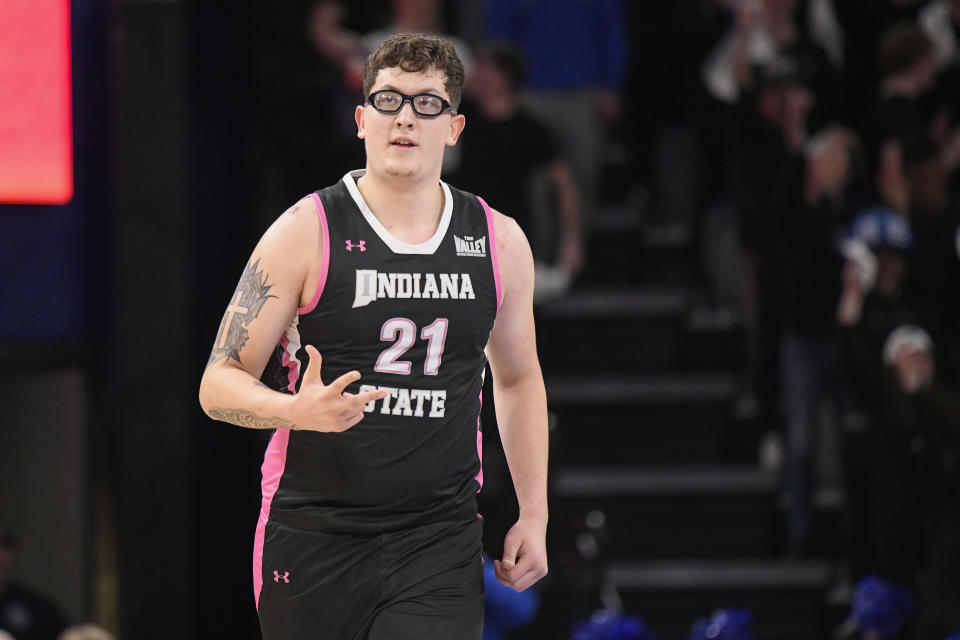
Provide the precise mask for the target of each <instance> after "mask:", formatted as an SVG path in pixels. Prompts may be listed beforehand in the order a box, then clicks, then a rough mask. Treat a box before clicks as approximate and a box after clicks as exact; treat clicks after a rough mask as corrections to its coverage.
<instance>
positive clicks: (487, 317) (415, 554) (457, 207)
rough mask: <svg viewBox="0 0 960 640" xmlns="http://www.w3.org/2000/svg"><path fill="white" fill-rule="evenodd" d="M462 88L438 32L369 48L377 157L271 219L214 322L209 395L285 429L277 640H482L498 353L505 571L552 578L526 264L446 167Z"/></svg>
mask: <svg viewBox="0 0 960 640" xmlns="http://www.w3.org/2000/svg"><path fill="white" fill-rule="evenodd" d="M462 85H463V66H462V64H461V63H460V60H459V59H458V58H457V55H456V53H455V52H454V50H453V48H452V47H451V46H450V45H449V44H448V43H447V42H446V41H444V40H441V39H438V38H435V37H429V36H412V35H396V36H392V37H390V38H388V39H387V40H385V41H384V42H383V43H382V44H381V45H380V46H379V47H378V48H377V49H376V50H375V51H373V53H371V54H370V57H369V58H368V60H367V66H366V72H365V77H364V96H365V101H364V104H363V105H362V106H358V107H357V108H356V122H357V136H358V137H359V138H361V139H362V140H363V141H364V145H365V148H366V154H367V165H366V169H365V170H361V171H353V172H350V173H348V174H347V175H345V176H344V178H343V180H342V181H340V182H339V183H337V184H335V185H333V186H331V187H327V188H326V189H322V190H320V191H318V192H317V193H314V194H311V195H310V196H308V197H305V198H304V199H302V200H301V201H300V202H298V203H297V204H295V205H294V206H293V207H292V208H290V209H289V210H288V211H286V212H285V213H284V214H283V215H282V216H280V218H278V219H277V221H276V222H275V223H274V224H273V226H271V227H270V229H268V230H267V232H266V233H265V234H264V236H263V238H262V239H261V241H260V243H259V244H258V245H257V247H256V249H255V250H254V252H253V255H252V256H251V258H250V261H249V263H248V264H247V267H246V269H245V270H244V273H243V275H242V277H241V278H240V284H239V285H238V287H237V290H236V292H235V293H234V296H233V298H232V300H231V302H230V304H229V306H228V307H227V311H226V313H225V314H224V317H223V321H222V323H221V325H220V330H219V333H218V335H217V338H216V341H215V343H214V346H213V352H212V354H211V356H210V362H209V364H208V366H207V370H206V372H205V373H204V377H203V381H202V383H201V387H200V402H201V404H202V405H203V408H204V410H205V411H206V413H207V414H208V415H209V416H210V417H212V418H215V419H218V420H223V421H226V422H230V423H233V424H236V425H239V426H243V427H250V428H257V429H273V430H275V431H274V433H273V436H272V439H271V441H270V444H269V446H268V448H267V451H266V455H265V458H264V463H263V501H262V509H261V513H260V521H259V524H258V526H257V530H256V538H255V550H254V592H255V598H256V603H257V610H258V613H259V616H260V624H261V628H262V630H263V637H264V639H265V640H299V639H307V638H309V639H311V640H314V639H320V638H324V639H327V638H329V639H332V640H341V639H342V640H348V639H367V640H386V639H397V640H405V639H409V640H414V639H416V640H424V639H450V640H464V639H476V640H479V638H480V637H481V630H482V623H483V576H482V560H481V544H480V534H481V526H482V524H481V523H482V520H480V519H479V517H478V515H477V512H476V508H477V507H476V493H477V492H478V491H479V490H480V487H481V484H482V481H483V473H482V471H481V466H480V451H481V449H480V433H479V427H480V425H479V412H480V402H481V399H480V389H481V386H482V384H483V375H484V374H483V370H484V365H485V363H486V362H487V357H489V362H490V367H491V370H492V372H493V382H494V385H493V386H494V394H495V397H496V401H497V414H498V415H497V417H498V423H499V427H500V430H501V434H502V440H503V445H504V449H505V453H506V456H507V460H508V462H509V465H510V469H511V473H512V476H513V480H514V486H515V489H516V493H517V498H518V501H519V504H520V517H519V520H518V521H517V523H516V524H515V525H514V526H513V527H512V529H511V530H510V531H509V532H508V534H507V537H506V539H505V541H504V554H503V558H502V560H496V561H495V569H496V573H497V576H498V578H499V579H500V580H501V581H502V582H503V583H505V584H507V585H509V586H511V587H513V588H514V589H516V590H518V591H522V590H523V589H526V588H527V587H529V586H530V585H532V584H534V583H535V582H536V581H537V580H539V579H540V578H541V577H543V576H544V575H545V574H546V572H547V561H546V546H545V535H546V526H547V501H546V473H547V414H546V395H545V392H544V387H543V378H542V375H541V372H540V365H539V363H538V361H537V355H536V347H535V336H534V323H533V311H532V292H533V260H532V257H531V253H530V247H529V245H528V243H527V241H526V238H525V237H524V235H523V233H522V232H521V231H520V229H519V227H518V226H517V225H516V223H515V222H514V221H513V220H512V219H511V218H508V217H506V216H504V215H502V214H500V213H498V212H496V211H493V210H491V209H490V208H489V207H488V206H487V204H486V203H485V202H484V201H483V200H481V199H480V198H478V197H476V196H473V195H470V194H468V193H465V192H462V191H459V190H458V189H455V188H453V187H451V186H449V185H447V184H445V183H443V182H441V181H440V167H441V161H442V157H443V150H444V147H445V146H453V145H454V144H456V142H457V139H458V138H459V136H460V134H461V132H462V131H463V129H464V117H463V116H462V115H458V114H457V105H458V104H459V101H460V95H461V89H462ZM317 126H323V123H317ZM496 161H497V159H496V158H490V162H496ZM321 356H322V360H321ZM271 358H274V359H275V362H274V364H275V365H277V366H275V367H272V368H273V369H278V370H279V371H280V374H281V376H280V377H281V379H280V380H277V381H273V380H268V382H273V384H270V385H264V384H262V383H261V382H260V380H259V378H260V376H261V375H262V372H263V371H264V369H265V367H266V365H267V364H268V361H269V360H270V359H271ZM321 367H322V368H321Z"/></svg>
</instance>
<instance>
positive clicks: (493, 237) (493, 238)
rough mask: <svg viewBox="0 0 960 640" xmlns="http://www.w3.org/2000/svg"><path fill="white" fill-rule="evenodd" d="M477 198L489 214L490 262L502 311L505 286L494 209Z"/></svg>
mask: <svg viewBox="0 0 960 640" xmlns="http://www.w3.org/2000/svg"><path fill="white" fill-rule="evenodd" d="M477 200H479V201H480V204H482V205H483V212H484V213H485V214H486V215H487V232H488V233H489V234H490V262H491V263H493V281H494V282H495V283H496V285H497V311H500V305H501V304H502V303H503V287H502V286H501V285H500V260H498V259H497V233H496V230H495V229H494V227H493V211H491V210H490V205H488V204H487V203H486V201H485V200H484V199H483V198H481V197H480V196H477Z"/></svg>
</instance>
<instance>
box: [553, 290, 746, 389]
mask: <svg viewBox="0 0 960 640" xmlns="http://www.w3.org/2000/svg"><path fill="white" fill-rule="evenodd" d="M699 297H700V296H698V295H697V294H695V293H694V292H692V291H691V290H689V289H686V288H683V287H647V288H626V287H621V288H616V287H610V288H598V289H590V290H574V291H572V292H570V294H569V295H567V296H565V297H563V298H559V299H556V300H552V301H549V302H545V303H543V304H540V305H538V306H537V308H536V322H537V342H538V347H539V349H538V350H539V353H540V358H541V365H542V366H543V368H544V370H546V371H551V372H556V373H561V372H577V373H586V372H611V373H612V372H623V373H630V372H637V371H647V372H650V371H657V370H676V371H695V370H698V369H721V368H724V369H726V368H729V369H734V368H737V367H739V366H740V363H741V362H742V360H743V353H744V348H743V339H742V331H741V324H740V320H739V317H738V316H737V314H734V313H732V312H730V311H729V310H707V309H704V308H703V307H702V306H698V305H697V300H698V299H699Z"/></svg>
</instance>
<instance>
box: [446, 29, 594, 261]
mask: <svg viewBox="0 0 960 640" xmlns="http://www.w3.org/2000/svg"><path fill="white" fill-rule="evenodd" d="M524 66H525V65H524V61H523V57H522V54H521V53H520V52H519V51H518V50H517V49H515V48H513V47H511V46H509V45H501V44H492V45H489V46H485V47H482V48H480V49H479V50H478V51H477V54H476V57H475V60H474V69H473V73H472V74H471V76H470V77H469V78H468V84H467V96H468V99H469V100H468V101H466V102H465V104H464V106H463V107H462V108H461V111H462V112H463V113H464V114H465V115H466V116H467V119H468V120H469V121H470V129H469V133H467V134H466V135H464V136H463V138H462V139H461V141H460V146H461V147H462V151H461V153H462V155H461V160H460V162H461V164H460V167H459V169H458V170H457V172H456V176H455V178H452V179H451V180H453V181H455V182H457V184H459V185H461V186H462V187H463V188H464V189H467V190H469V191H471V192H474V193H482V194H484V197H485V198H487V199H488V201H489V203H490V206H492V207H495V208H497V209H499V210H502V211H510V212H512V213H511V215H513V216H514V218H515V219H516V220H517V222H518V223H519V224H520V227H521V228H522V229H523V230H524V232H525V233H526V234H527V235H528V236H530V237H531V245H532V247H533V251H534V257H535V258H536V259H537V260H538V261H547V262H554V261H556V262H557V263H559V265H560V266H561V267H563V268H564V269H566V270H567V272H568V273H569V274H571V275H573V274H576V273H577V272H578V271H579V270H580V268H581V267H582V265H583V243H582V235H581V229H580V196H579V193H578V192H577V186H576V182H575V181H574V179H573V174H572V172H571V169H570V167H569V165H568V164H567V163H566V161H565V160H564V159H563V157H562V156H561V155H560V151H559V149H558V147H557V145H556V143H555V141H554V140H553V138H552V137H551V134H550V133H549V131H548V130H547V129H546V127H544V126H543V125H542V124H541V123H540V122H539V121H538V120H536V119H535V118H534V117H533V116H532V115H530V113H528V112H527V111H526V110H525V108H524V107H523V106H522V105H521V103H520V100H519V95H518V89H519V86H520V84H521V82H522V80H523V75H524ZM543 171H545V172H546V177H547V180H548V182H549V186H550V187H551V192H552V195H553V201H554V203H555V204H554V206H555V208H556V209H555V210H556V211H557V212H558V213H559V216H558V217H559V242H555V241H553V242H551V241H550V239H552V238H553V237H555V236H554V235H552V234H550V233H549V232H548V231H547V230H545V229H543V228H541V225H540V220H537V219H536V217H535V216H534V211H535V206H534V204H533V198H532V190H533V189H534V185H535V181H536V179H537V177H538V173H540V172H543Z"/></svg>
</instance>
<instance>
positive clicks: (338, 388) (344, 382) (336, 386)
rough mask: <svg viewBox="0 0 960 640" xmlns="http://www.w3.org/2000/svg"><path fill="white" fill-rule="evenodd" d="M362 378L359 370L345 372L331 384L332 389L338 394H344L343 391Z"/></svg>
mask: <svg viewBox="0 0 960 640" xmlns="http://www.w3.org/2000/svg"><path fill="white" fill-rule="evenodd" d="M359 379H360V372H359V371H350V372H348V373H345V374H343V375H342V376H340V377H339V378H337V379H336V380H334V381H333V382H332V383H331V384H330V389H331V390H332V391H335V392H336V394H337V395H338V396H340V395H343V392H344V391H346V390H347V387H349V386H350V385H351V384H353V383H354V382H356V381H357V380H359Z"/></svg>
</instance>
